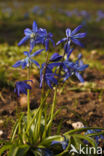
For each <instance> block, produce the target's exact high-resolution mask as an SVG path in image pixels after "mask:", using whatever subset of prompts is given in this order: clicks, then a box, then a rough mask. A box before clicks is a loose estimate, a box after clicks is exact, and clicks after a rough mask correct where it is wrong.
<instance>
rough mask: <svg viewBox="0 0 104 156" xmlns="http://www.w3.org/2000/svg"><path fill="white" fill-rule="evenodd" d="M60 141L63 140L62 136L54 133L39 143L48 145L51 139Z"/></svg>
mask: <svg viewBox="0 0 104 156" xmlns="http://www.w3.org/2000/svg"><path fill="white" fill-rule="evenodd" d="M54 140H55V141H62V140H63V137H62V136H60V135H55V136H50V137H48V138H45V139H44V140H43V141H42V142H41V144H40V145H43V146H49V145H50V144H51V142H52V141H54Z"/></svg>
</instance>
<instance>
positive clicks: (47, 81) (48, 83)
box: [46, 79, 53, 89]
mask: <svg viewBox="0 0 104 156" xmlns="http://www.w3.org/2000/svg"><path fill="white" fill-rule="evenodd" d="M46 83H47V85H48V86H49V87H50V88H51V89H52V88H53V87H52V85H51V82H50V81H49V80H48V79H46Z"/></svg>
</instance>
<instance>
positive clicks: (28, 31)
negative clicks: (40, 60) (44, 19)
mask: <svg viewBox="0 0 104 156" xmlns="http://www.w3.org/2000/svg"><path fill="white" fill-rule="evenodd" d="M24 34H25V35H26V36H28V37H29V36H30V35H31V34H32V31H31V29H29V28H26V29H25V30H24Z"/></svg>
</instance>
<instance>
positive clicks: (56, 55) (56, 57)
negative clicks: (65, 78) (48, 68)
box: [50, 53, 62, 62]
mask: <svg viewBox="0 0 104 156" xmlns="http://www.w3.org/2000/svg"><path fill="white" fill-rule="evenodd" d="M61 58H62V56H60V55H59V54H58V53H54V54H53V55H52V56H51V58H50V61H52V62H56V61H59V60H61Z"/></svg>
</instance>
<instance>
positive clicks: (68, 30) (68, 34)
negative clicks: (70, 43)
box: [66, 28, 71, 37]
mask: <svg viewBox="0 0 104 156" xmlns="http://www.w3.org/2000/svg"><path fill="white" fill-rule="evenodd" d="M66 36H67V37H70V36H71V30H70V29H69V28H67V29H66Z"/></svg>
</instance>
